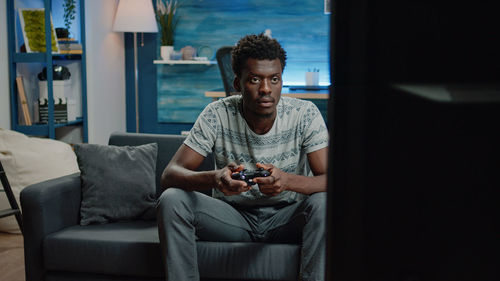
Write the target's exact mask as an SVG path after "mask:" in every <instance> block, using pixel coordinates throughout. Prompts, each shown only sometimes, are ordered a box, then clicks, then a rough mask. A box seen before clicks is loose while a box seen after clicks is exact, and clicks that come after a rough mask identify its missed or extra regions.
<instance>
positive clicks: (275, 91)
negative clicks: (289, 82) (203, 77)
mask: <svg viewBox="0 0 500 281" xmlns="http://www.w3.org/2000/svg"><path fill="white" fill-rule="evenodd" d="M281 72H282V69H281V63H280V60H279V59H274V60H258V59H252V58H250V59H248V60H247V63H246V67H245V68H244V69H243V71H242V73H241V77H236V79H235V80H234V88H235V89H236V90H237V91H240V92H241V94H242V96H243V107H244V109H245V114H247V115H252V116H253V117H257V118H273V117H275V116H276V106H277V105H278V102H279V100H280V97H281V87H282V85H283V81H282V80H281V75H282V73H281ZM247 117H251V116H247Z"/></svg>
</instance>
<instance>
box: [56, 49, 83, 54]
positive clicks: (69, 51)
mask: <svg viewBox="0 0 500 281" xmlns="http://www.w3.org/2000/svg"><path fill="white" fill-rule="evenodd" d="M59 54H63V55H81V54H83V50H62V49H61V51H60V52H59Z"/></svg>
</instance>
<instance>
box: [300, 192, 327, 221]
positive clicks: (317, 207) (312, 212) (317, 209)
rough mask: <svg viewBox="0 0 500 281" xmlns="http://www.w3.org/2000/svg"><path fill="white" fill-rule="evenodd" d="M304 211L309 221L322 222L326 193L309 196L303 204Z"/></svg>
mask: <svg viewBox="0 0 500 281" xmlns="http://www.w3.org/2000/svg"><path fill="white" fill-rule="evenodd" d="M304 203H305V204H306V210H307V212H308V213H309V216H310V218H311V219H313V220H316V221H317V222H324V221H325V219H326V192H318V193H314V194H311V195H309V197H308V198H307V199H306V201H305V202H304Z"/></svg>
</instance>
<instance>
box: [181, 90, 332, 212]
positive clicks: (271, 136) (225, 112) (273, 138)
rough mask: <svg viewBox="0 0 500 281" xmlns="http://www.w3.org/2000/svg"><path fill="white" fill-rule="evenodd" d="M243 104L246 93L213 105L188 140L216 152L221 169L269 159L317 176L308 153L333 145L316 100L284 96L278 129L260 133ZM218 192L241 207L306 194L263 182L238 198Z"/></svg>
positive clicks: (284, 167) (202, 151)
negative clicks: (269, 191) (265, 188)
mask: <svg viewBox="0 0 500 281" xmlns="http://www.w3.org/2000/svg"><path fill="white" fill-rule="evenodd" d="M241 103H242V98H241V96H240V95H235V96H231V97H227V98H224V99H221V100H218V101H216V102H213V103H211V104H209V105H208V106H207V107H206V108H205V109H204V110H203V112H202V113H201V114H200V116H199V117H198V119H197V120H196V123H195V124H194V126H193V128H192V129H191V131H190V133H189V135H188V137H187V138H186V140H185V142H184V144H185V145H187V146H189V147H190V148H192V149H193V150H195V151H196V152H198V153H200V154H201V155H203V156H207V155H208V154H209V153H211V152H213V153H214V159H215V166H216V168H217V169H221V168H223V167H225V166H226V165H227V164H228V163H230V162H235V163H236V164H243V165H244V166H245V168H246V169H249V170H253V169H256V165H255V164H256V163H263V164H272V165H274V166H276V167H278V168H279V169H281V170H282V171H284V172H287V173H292V174H297V175H304V176H312V172H311V170H310V168H309V163H308V160H307V154H308V153H311V152H314V151H317V150H319V149H322V148H325V147H327V146H328V131H327V128H326V125H325V122H324V120H323V117H322V116H321V113H320V112H319V110H318V108H317V107H316V106H315V105H314V104H313V103H312V102H310V101H305V100H299V99H295V98H290V97H283V96H282V97H281V98H280V101H279V103H278V105H277V116H276V119H275V121H274V124H273V127H272V128H271V130H269V132H267V133H266V134H263V135H258V134H256V133H255V132H253V131H252V130H251V129H250V127H249V126H248V124H247V122H246V120H245V119H244V118H243V116H242V114H241V110H240V109H241ZM213 196H214V197H215V198H219V199H221V200H224V201H226V202H228V203H230V204H233V205H239V206H268V205H275V204H280V203H291V202H294V201H298V200H302V199H303V198H304V195H302V194H299V193H296V192H293V191H284V192H282V193H281V194H279V195H277V196H267V195H264V194H262V193H261V192H260V191H259V188H258V185H253V186H252V189H250V190H249V191H247V192H244V193H241V194H239V195H233V196H225V195H224V194H223V193H222V192H221V191H219V190H218V189H215V188H214V191H213Z"/></svg>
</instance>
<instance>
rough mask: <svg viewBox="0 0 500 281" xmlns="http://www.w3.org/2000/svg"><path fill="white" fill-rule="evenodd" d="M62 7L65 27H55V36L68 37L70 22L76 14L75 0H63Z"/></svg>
mask: <svg viewBox="0 0 500 281" xmlns="http://www.w3.org/2000/svg"><path fill="white" fill-rule="evenodd" d="M63 9H64V14H63V18H64V26H65V27H64V28H63V27H58V28H56V33H57V38H68V37H69V34H70V28H71V24H72V23H73V20H75V15H76V0H64V2H63Z"/></svg>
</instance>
